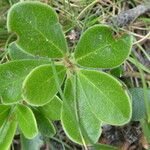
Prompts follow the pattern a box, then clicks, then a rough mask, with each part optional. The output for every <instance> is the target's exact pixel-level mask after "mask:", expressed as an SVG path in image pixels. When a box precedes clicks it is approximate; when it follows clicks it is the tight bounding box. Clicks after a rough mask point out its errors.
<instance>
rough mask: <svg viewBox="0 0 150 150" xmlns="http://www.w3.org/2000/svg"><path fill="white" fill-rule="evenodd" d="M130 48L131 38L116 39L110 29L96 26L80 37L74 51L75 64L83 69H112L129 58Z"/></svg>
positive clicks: (124, 36)
mask: <svg viewBox="0 0 150 150" xmlns="http://www.w3.org/2000/svg"><path fill="white" fill-rule="evenodd" d="M131 46H132V37H131V36H129V35H126V34H125V35H123V36H121V37H118V38H117V37H114V36H113V31H112V29H111V28H110V27H108V26H101V25H96V26H93V27H91V28H89V29H88V30H87V31H85V33H83V35H82V36H81V38H80V40H79V42H78V44H77V47H76V50H75V58H76V62H77V63H78V64H79V65H81V66H85V67H92V68H113V67H116V66H118V65H120V64H122V63H123V62H124V60H125V59H126V58H127V57H128V56H129V53H130V51H131Z"/></svg>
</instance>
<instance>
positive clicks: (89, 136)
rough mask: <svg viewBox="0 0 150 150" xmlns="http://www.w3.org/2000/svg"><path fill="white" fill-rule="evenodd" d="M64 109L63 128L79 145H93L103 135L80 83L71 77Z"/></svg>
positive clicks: (66, 88) (99, 123)
mask: <svg viewBox="0 0 150 150" xmlns="http://www.w3.org/2000/svg"><path fill="white" fill-rule="evenodd" d="M64 95H65V101H63V108H62V117H61V121H62V126H63V129H64V131H65V133H66V134H67V135H68V137H69V138H70V139H71V140H72V141H74V142H76V143H78V144H86V145H91V144H93V143H96V142H97V141H98V139H99V137H100V134H101V121H99V120H98V119H97V118H96V117H95V115H94V114H93V113H92V112H91V111H90V109H89V106H88V105H87V102H86V97H85V95H84V94H83V89H82V88H81V85H80V83H79V82H78V80H77V82H76V84H75V83H74V79H73V78H72V77H71V78H70V79H68V80H67V82H66V86H65V93H64Z"/></svg>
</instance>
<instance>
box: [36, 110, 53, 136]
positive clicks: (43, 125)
mask: <svg viewBox="0 0 150 150" xmlns="http://www.w3.org/2000/svg"><path fill="white" fill-rule="evenodd" d="M33 112H34V115H35V118H36V121H37V125H38V129H39V132H40V133H41V135H43V136H46V137H52V136H54V135H55V134H56V130H55V127H54V125H53V124H52V122H51V121H50V120H48V118H46V117H45V116H44V115H43V114H42V113H41V112H40V111H39V110H37V109H33Z"/></svg>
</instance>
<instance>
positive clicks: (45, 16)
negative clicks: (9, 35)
mask: <svg viewBox="0 0 150 150" xmlns="http://www.w3.org/2000/svg"><path fill="white" fill-rule="evenodd" d="M7 27H8V30H9V31H11V32H15V33H16V34H17V35H18V41H17V44H18V45H19V46H20V47H21V48H22V49H23V50H25V51H26V52H28V53H31V54H33V55H35V56H46V57H50V58H61V57H63V55H64V54H65V53H66V51H67V46H66V41H65V38H64V35H63V32H62V29H61V26H60V24H59V22H58V17H57V15H56V13H55V11H54V10H53V9H52V8H51V7H50V6H48V5H46V4H43V3H40V2H23V3H22V2H20V3H17V4H15V5H13V6H12V7H11V9H10V11H9V13H8V19H7Z"/></svg>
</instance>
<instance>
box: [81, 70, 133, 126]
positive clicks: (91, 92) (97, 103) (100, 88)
mask: <svg viewBox="0 0 150 150" xmlns="http://www.w3.org/2000/svg"><path fill="white" fill-rule="evenodd" d="M78 77H79V82H80V83H81V87H82V89H83V93H84V95H85V97H86V101H88V103H89V106H90V109H91V111H92V112H93V113H94V114H95V116H96V117H97V118H98V119H100V120H101V121H103V122H106V123H108V124H111V125H123V124H125V123H128V122H129V121H130V119H131V114H132V111H131V102H130V98H129V96H128V94H127V92H126V91H125V90H124V89H123V86H122V85H121V83H120V82H119V81H117V80H116V79H115V78H113V77H112V76H110V75H108V74H106V73H104V72H98V71H88V70H81V71H80V72H79V73H78Z"/></svg>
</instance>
